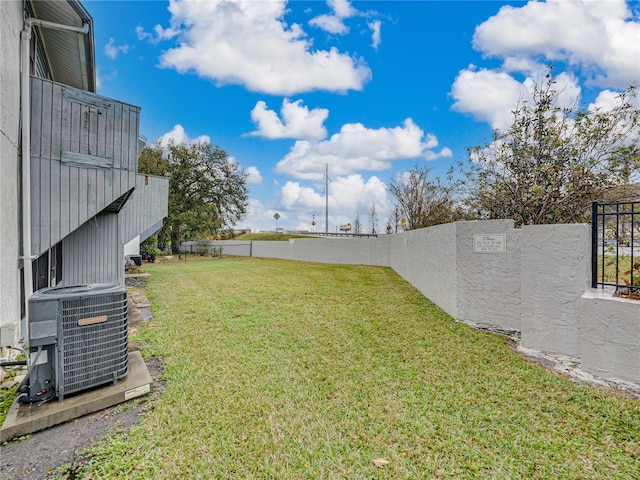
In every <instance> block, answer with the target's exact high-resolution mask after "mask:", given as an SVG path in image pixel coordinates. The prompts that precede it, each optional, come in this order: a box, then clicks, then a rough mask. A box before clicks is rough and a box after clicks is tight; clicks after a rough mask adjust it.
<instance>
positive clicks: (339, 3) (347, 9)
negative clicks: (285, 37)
mask: <svg viewBox="0 0 640 480" xmlns="http://www.w3.org/2000/svg"><path fill="white" fill-rule="evenodd" d="M327 5H329V7H330V8H331V9H332V10H333V12H334V14H333V15H318V16H317V17H314V18H312V19H311V20H309V25H312V26H314V27H318V28H320V29H321V30H324V31H325V32H328V33H333V34H335V35H346V34H347V33H349V27H347V26H346V25H345V24H344V22H343V20H344V19H345V18H350V17H353V16H355V15H357V14H358V11H357V10H356V9H355V8H353V7H352V6H351V3H350V2H348V1H347V0H328V1H327Z"/></svg>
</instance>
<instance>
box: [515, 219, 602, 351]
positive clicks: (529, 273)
mask: <svg viewBox="0 0 640 480" xmlns="http://www.w3.org/2000/svg"><path fill="white" fill-rule="evenodd" d="M521 230H522V249H521V262H522V267H521V271H522V288H521V294H520V295H521V298H522V316H523V321H522V326H521V333H522V338H521V344H522V346H523V347H526V348H530V349H533V350H538V351H542V352H547V353H552V354H562V355H568V356H573V357H580V329H581V319H582V318H581V317H582V311H581V308H582V295H583V294H584V292H585V290H586V289H587V288H588V287H590V282H591V263H590V262H591V248H590V246H591V229H590V227H589V226H588V225H579V224H571V225H531V226H526V227H522V229H521Z"/></svg>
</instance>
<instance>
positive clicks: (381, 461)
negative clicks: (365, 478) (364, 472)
mask: <svg viewBox="0 0 640 480" xmlns="http://www.w3.org/2000/svg"><path fill="white" fill-rule="evenodd" d="M373 464H374V465H375V466H376V467H379V468H382V467H384V466H385V465H389V460H387V459H385V458H374V459H373Z"/></svg>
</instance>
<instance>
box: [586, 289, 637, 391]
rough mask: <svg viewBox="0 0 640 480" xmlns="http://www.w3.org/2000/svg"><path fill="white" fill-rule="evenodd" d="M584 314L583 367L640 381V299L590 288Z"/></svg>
mask: <svg viewBox="0 0 640 480" xmlns="http://www.w3.org/2000/svg"><path fill="white" fill-rule="evenodd" d="M581 318H582V322H581V325H580V360H581V362H582V365H581V366H582V369H583V370H585V371H587V372H589V373H592V374H594V375H598V376H600V377H603V378H614V379H619V380H623V381H625V382H629V383H632V384H635V385H640V302H638V301H637V300H628V299H624V298H613V297H611V294H610V293H603V292H602V291H598V290H592V289H589V290H588V291H587V292H586V293H585V294H584V296H583V302H582V317H581Z"/></svg>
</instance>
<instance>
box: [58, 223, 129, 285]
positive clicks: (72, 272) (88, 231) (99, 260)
mask: <svg viewBox="0 0 640 480" xmlns="http://www.w3.org/2000/svg"><path fill="white" fill-rule="evenodd" d="M119 237H120V233H119V222H118V214H117V213H104V214H100V215H97V216H95V217H93V218H91V219H90V220H89V221H87V222H85V223H84V224H83V225H82V226H81V227H80V228H78V229H77V230H75V231H74V232H73V233H71V234H70V235H69V236H67V237H66V238H65V239H64V240H63V241H62V285H65V286H70V285H84V284H87V283H94V282H117V283H124V245H123V244H122V243H121V242H119V241H117V239H118V238H119Z"/></svg>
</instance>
